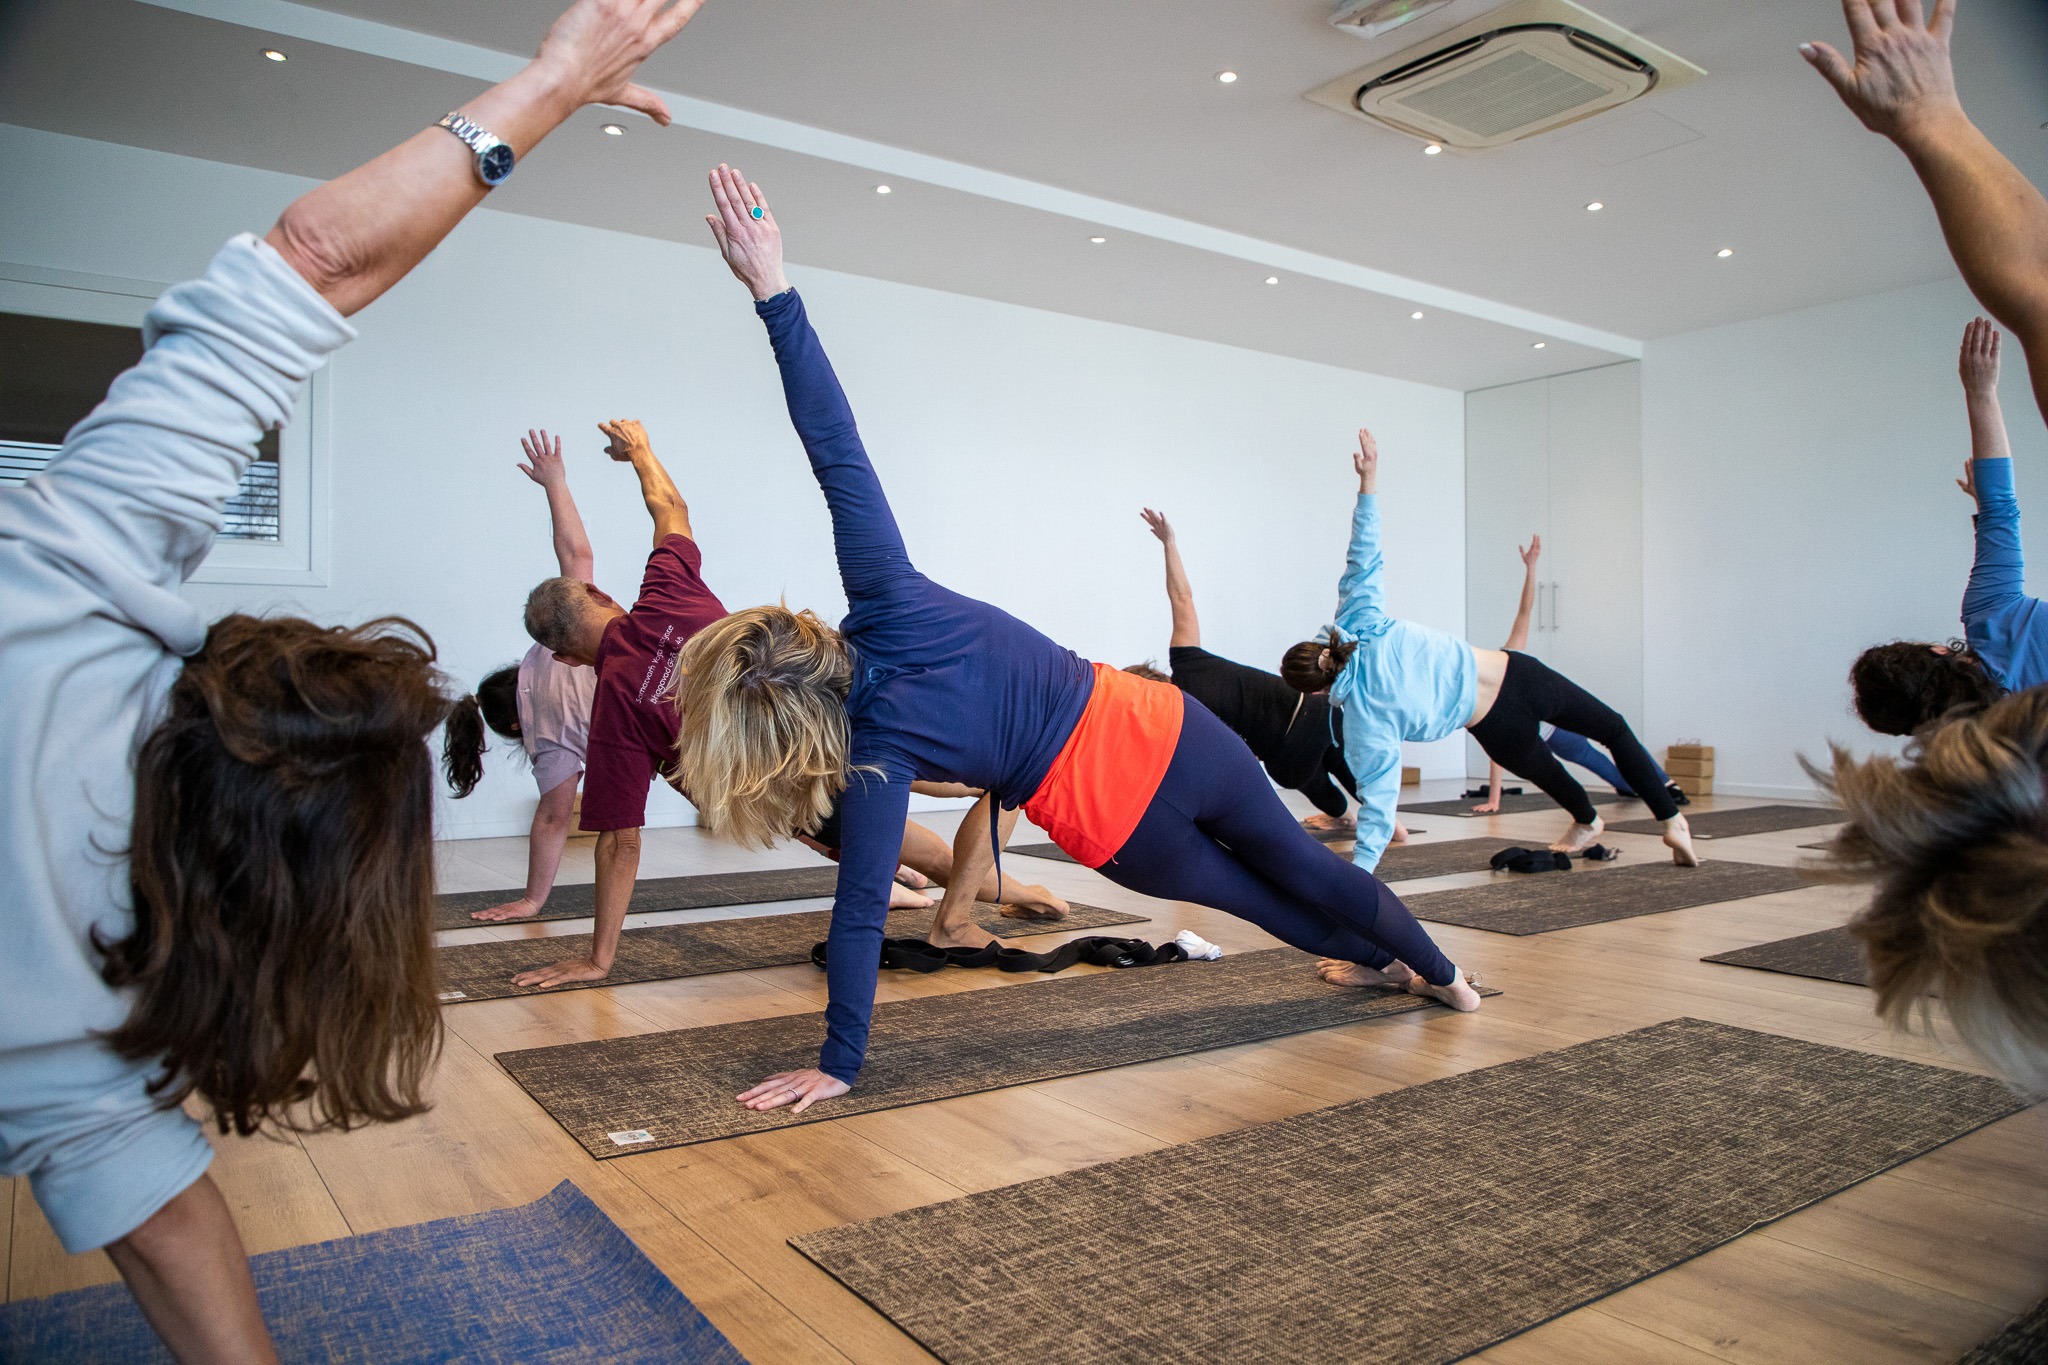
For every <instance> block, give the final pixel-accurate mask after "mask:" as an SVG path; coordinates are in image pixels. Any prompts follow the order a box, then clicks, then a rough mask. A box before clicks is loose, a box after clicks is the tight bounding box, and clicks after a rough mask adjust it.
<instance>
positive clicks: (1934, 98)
mask: <svg viewBox="0 0 2048 1365" xmlns="http://www.w3.org/2000/svg"><path fill="white" fill-rule="evenodd" d="M1842 12H1843V15H1844V16H1845V17H1846V18H1847V19H1848V21H1849V37H1850V40H1851V41H1852V42H1853V43H1854V45H1855V60H1853V61H1851V60H1850V59H1849V58H1847V57H1844V56H1843V55H1842V54H1841V53H1840V52H1837V51H1836V50H1835V49H1834V48H1833V47H1831V46H1830V45H1828V44H1827V43H1818V42H1815V43H1806V44H1804V45H1803V46H1801V48H1800V49H1799V52H1800V55H1801V56H1803V57H1805V58H1806V60H1807V61H1809V62H1811V63H1813V66H1814V69H1815V70H1817V71H1819V72H1820V74H1821V75H1823V76H1825V77H1827V80H1828V84H1830V85H1832V86H1834V87H1835V93H1836V94H1838V95H1840V96H1841V97H1842V103H1844V104H1846V105H1848V106H1849V109H1850V111H1851V112H1852V113H1854V114H1855V115H1856V117H1857V118H1859V119H1861V120H1863V126H1864V127H1866V128H1868V129H1870V131H1872V132H1873V133H1883V134H1884V135H1885V136H1887V137H1891V136H1895V135H1896V134H1897V133H1898V132H1899V130H1900V129H1901V127H1902V126H1904V125H1905V124H1907V123H1909V122H1910V121H1912V120H1914V119H1917V118H1921V117H1925V116H1930V115H1934V116H1947V115H1949V114H1961V113H1962V103H1961V102H1960V101H1959V100H1958V99H1957V98H1956V78H1955V69H1954V67H1953V66H1952V65H1951V63H1950V61H1949V50H1948V49H1949V35H1950V34H1951V33H1952V32H1953V31H1954V29H1955V15H1956V5H1955V0H1935V3H1934V6H1933V8H1932V10H1930V11H1926V12H1924V13H1923V11H1922V9H1921V5H1920V0H1842Z"/></svg>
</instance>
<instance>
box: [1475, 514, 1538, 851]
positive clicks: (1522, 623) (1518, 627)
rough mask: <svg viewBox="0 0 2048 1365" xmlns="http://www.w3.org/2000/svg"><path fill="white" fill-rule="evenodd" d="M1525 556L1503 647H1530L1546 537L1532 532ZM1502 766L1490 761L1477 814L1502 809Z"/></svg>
mask: <svg viewBox="0 0 2048 1365" xmlns="http://www.w3.org/2000/svg"><path fill="white" fill-rule="evenodd" d="M1516 553H1517V554H1519V555H1521V556H1522V600H1521V601H1520V602H1519V603H1517V604H1516V606H1515V624H1514V628H1513V629H1512V630H1510V631H1508V639H1507V643H1506V644H1504V645H1502V646H1501V648H1502V649H1526V648H1528V645H1529V615H1530V613H1531V612H1532V611H1533V610H1534V609H1535V607H1536V561H1537V560H1539V559H1541V558H1542V557H1543V537H1542V536H1539V535H1531V536H1530V537H1529V544H1528V545H1527V546H1526V547H1523V548H1520V549H1517V550H1516ZM1500 784H1501V766H1500V764H1498V763H1488V764H1487V765H1486V801H1485V802H1484V804H1482V805H1477V806H1474V807H1473V808H1472V813H1473V814H1474V815H1492V814H1494V813H1495V812H1497V811H1498V810H1499V809H1500Z"/></svg>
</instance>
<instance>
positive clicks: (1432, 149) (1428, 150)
mask: <svg viewBox="0 0 2048 1365" xmlns="http://www.w3.org/2000/svg"><path fill="white" fill-rule="evenodd" d="M1442 151H1443V148H1442V147H1440V146H1438V145H1437V144H1436V143H1434V142H1432V143H1430V144H1429V145H1428V146H1427V147H1424V148H1423V149H1422V154H1423V155H1424V156H1437V155H1439V154H1441V153H1442Z"/></svg>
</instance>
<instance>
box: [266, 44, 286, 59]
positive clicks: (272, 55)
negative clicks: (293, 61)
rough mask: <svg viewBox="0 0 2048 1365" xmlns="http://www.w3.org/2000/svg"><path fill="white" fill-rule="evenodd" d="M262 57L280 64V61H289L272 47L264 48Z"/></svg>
mask: <svg viewBox="0 0 2048 1365" xmlns="http://www.w3.org/2000/svg"><path fill="white" fill-rule="evenodd" d="M263 55H264V56H266V57H268V58H270V60H272V61H273V62H282V61H288V60H290V59H289V58H287V57H286V56H285V55H284V54H283V53H282V52H279V51H278V50H277V49H276V48H274V47H266V48H264V49H263Z"/></svg>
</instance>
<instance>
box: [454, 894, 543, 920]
mask: <svg viewBox="0 0 2048 1365" xmlns="http://www.w3.org/2000/svg"><path fill="white" fill-rule="evenodd" d="M539 913H540V902H539V901H535V900H530V899H528V898H527V897H525V896H521V897H520V898H519V899H518V900H516V901H506V902H505V903H504V904H503V905H494V906H492V907H491V908H490V909H488V910H472V911H470V912H469V917H470V918H471V919H474V920H482V921H483V922H484V923H486V924H502V923H504V922H505V921H506V920H511V919H532V918H533V917H534V916H535V915H538V914H539Z"/></svg>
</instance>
